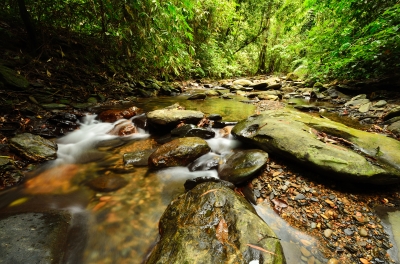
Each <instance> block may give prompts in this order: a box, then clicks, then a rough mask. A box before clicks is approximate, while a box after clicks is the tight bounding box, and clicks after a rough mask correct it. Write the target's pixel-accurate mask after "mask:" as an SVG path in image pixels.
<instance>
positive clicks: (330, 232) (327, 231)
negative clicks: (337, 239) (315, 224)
mask: <svg viewBox="0 0 400 264" xmlns="http://www.w3.org/2000/svg"><path fill="white" fill-rule="evenodd" d="M332 233H333V231H332V229H325V230H324V236H325V237H326V238H330V237H331V235H332Z"/></svg>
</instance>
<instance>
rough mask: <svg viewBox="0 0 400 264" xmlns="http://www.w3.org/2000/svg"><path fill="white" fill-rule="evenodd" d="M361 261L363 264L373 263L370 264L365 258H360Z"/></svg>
mask: <svg viewBox="0 0 400 264" xmlns="http://www.w3.org/2000/svg"><path fill="white" fill-rule="evenodd" d="M360 261H361V263H362V264H370V263H371V262H369V260H367V259H365V258H360Z"/></svg>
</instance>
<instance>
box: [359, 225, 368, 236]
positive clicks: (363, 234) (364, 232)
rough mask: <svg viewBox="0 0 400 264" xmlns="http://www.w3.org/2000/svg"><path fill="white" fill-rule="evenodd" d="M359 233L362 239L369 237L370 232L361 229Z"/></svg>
mask: <svg viewBox="0 0 400 264" xmlns="http://www.w3.org/2000/svg"><path fill="white" fill-rule="evenodd" d="M358 233H359V234H360V236H362V237H366V236H368V231H367V229H365V228H363V227H362V228H360V230H359V231H358Z"/></svg>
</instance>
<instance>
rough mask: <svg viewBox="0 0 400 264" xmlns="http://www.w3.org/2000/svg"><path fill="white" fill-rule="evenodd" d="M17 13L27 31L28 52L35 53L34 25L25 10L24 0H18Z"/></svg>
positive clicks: (36, 46)
mask: <svg viewBox="0 0 400 264" xmlns="http://www.w3.org/2000/svg"><path fill="white" fill-rule="evenodd" d="M18 7H19V14H20V16H21V19H22V21H23V22H24V25H25V29H26V32H27V33H28V43H29V45H28V46H29V49H30V52H31V53H32V54H33V55H35V54H36V53H37V49H38V45H37V39H36V32H35V27H34V25H33V23H32V19H31V16H30V15H29V12H28V10H26V5H25V0H18Z"/></svg>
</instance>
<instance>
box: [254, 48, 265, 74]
mask: <svg viewBox="0 0 400 264" xmlns="http://www.w3.org/2000/svg"><path fill="white" fill-rule="evenodd" d="M266 55H267V44H263V45H262V47H261V50H260V55H259V57H258V69H257V73H256V74H263V73H265V68H266V67H265V57H266Z"/></svg>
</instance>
